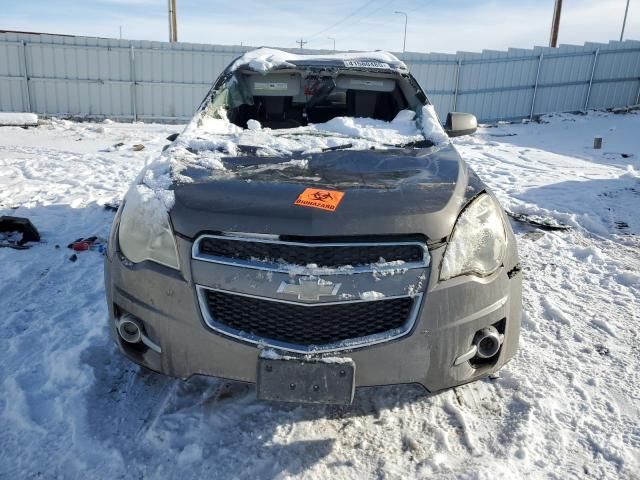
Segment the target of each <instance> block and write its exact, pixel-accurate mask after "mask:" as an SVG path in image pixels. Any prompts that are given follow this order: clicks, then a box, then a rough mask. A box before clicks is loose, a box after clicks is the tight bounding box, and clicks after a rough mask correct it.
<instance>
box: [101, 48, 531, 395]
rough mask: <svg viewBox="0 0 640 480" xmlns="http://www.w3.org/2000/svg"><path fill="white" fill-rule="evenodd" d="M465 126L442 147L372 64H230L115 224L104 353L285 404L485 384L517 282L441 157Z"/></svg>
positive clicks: (498, 228) (459, 171)
mask: <svg viewBox="0 0 640 480" xmlns="http://www.w3.org/2000/svg"><path fill="white" fill-rule="evenodd" d="M476 126H477V124H476V121H475V117H473V115H469V114H461V113H451V114H449V115H448V118H447V122H446V128H447V131H446V132H445V130H444V129H443V128H442V126H441V123H440V121H439V119H438V118H437V116H436V113H435V110H434V108H433V106H432V105H431V104H430V102H429V100H428V99H427V96H426V95H425V93H424V92H423V91H422V89H421V88H420V86H419V85H418V83H417V82H416V80H415V79H414V78H413V77H412V76H411V74H410V73H409V72H408V70H407V67H406V65H405V64H404V63H403V62H401V61H399V60H398V59H397V58H396V57H394V56H393V55H390V54H387V53H382V52H374V53H361V54H341V55H325V56H313V55H308V56H302V55H294V54H290V53H286V52H281V51H277V50H270V49H259V50H256V51H253V52H249V53H247V54H245V55H244V56H242V57H240V58H239V59H237V60H236V61H235V62H233V63H232V64H231V65H230V66H229V67H228V68H227V69H226V70H225V71H224V72H223V73H222V74H221V76H220V77H219V79H218V80H217V81H216V83H215V85H214V86H213V88H212V89H211V91H210V92H209V93H208V94H207V96H206V98H205V100H204V101H203V103H202V105H201V106H200V108H199V109H198V111H197V113H196V115H195V117H194V118H193V120H192V121H191V122H190V123H189V125H188V126H187V127H186V129H185V130H184V132H183V133H182V134H180V135H179V136H178V137H177V138H176V139H174V141H173V142H172V143H171V144H170V145H169V146H168V147H167V148H166V149H165V151H164V152H163V153H162V155H161V157H160V158H159V159H158V160H157V161H156V162H154V163H152V164H151V165H150V166H148V167H147V168H146V169H145V171H143V172H142V174H141V175H140V177H139V178H138V180H137V183H136V184H135V185H134V186H132V187H131V189H130V190H129V192H128V193H127V195H126V197H125V199H124V201H123V203H122V205H121V206H120V208H119V211H118V213H117V214H116V217H115V220H114V222H113V227H112V232H111V236H110V240H109V248H108V252H107V255H106V260H105V279H106V282H105V283H106V291H107V301H108V305H109V313H110V325H111V327H112V331H113V335H114V338H115V340H116V342H117V344H118V346H119V348H120V350H121V352H122V353H123V354H124V355H126V356H127V357H128V358H129V359H131V360H133V361H134V362H136V363H138V364H140V365H142V366H144V367H146V368H148V369H151V370H154V371H157V372H161V373H164V374H167V375H171V376H176V377H181V378H188V377H190V376H192V375H196V374H200V375H212V376H217V377H223V378H228V379H234V380H239V381H245V382H254V383H256V385H257V395H258V397H259V398H263V399H270V400H283V401H300V402H319V403H350V402H351V401H352V400H353V395H354V389H355V388H356V387H361V386H373V385H384V384H396V383H419V384H421V385H423V386H424V387H425V388H426V389H428V390H429V391H437V390H440V389H443V388H447V387H452V386H456V385H460V384H463V383H466V382H469V381H472V380H476V379H478V378H481V377H484V376H486V375H488V374H491V373H493V372H495V371H496V370H498V369H499V368H500V367H502V366H503V365H504V364H505V363H506V362H507V361H508V360H509V359H511V358H512V357H513V355H514V354H515V352H516V350H517V346H518V338H519V330H520V312H521V274H520V268H519V264H518V255H517V249H516V244H515V239H514V235H513V232H512V231H511V228H510V226H509V222H508V221H507V219H506V216H505V214H504V211H503V210H502V208H501V207H500V205H499V204H498V202H497V201H496V198H495V197H494V195H493V194H492V193H491V192H490V191H489V189H488V188H487V187H486V185H484V184H483V183H482V181H481V180H480V179H479V178H478V177H477V176H476V174H475V173H474V172H473V171H472V170H471V169H470V168H469V167H468V166H467V165H466V164H465V163H464V161H463V160H462V159H461V157H460V155H459V153H458V152H457V151H456V149H455V148H454V147H453V145H452V144H451V142H450V141H449V137H451V136H456V135H464V134H469V133H473V131H475V129H476Z"/></svg>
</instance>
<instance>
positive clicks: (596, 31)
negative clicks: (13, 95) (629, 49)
mask: <svg viewBox="0 0 640 480" xmlns="http://www.w3.org/2000/svg"><path fill="white" fill-rule="evenodd" d="M1 1H2V4H3V5H2V10H3V11H2V16H0V29H7V30H27V31H42V32H49V33H63V34H72V35H88V36H99V37H115V38H117V37H118V35H119V27H120V26H122V32H123V38H130V39H144V40H166V39H167V37H168V22H167V1H166V0H22V1H15V0H1ZM625 2H626V0H564V7H563V14H562V21H561V28H560V43H577V44H581V43H583V42H585V41H608V40H611V39H617V38H618V37H619V35H620V27H621V24H622V17H623V14H624V7H625ZM177 3H178V39H179V40H180V41H184V42H196V43H221V44H240V43H243V44H244V45H254V46H259V45H269V46H277V47H295V46H296V44H295V41H296V40H297V39H299V38H304V39H305V40H308V42H309V43H308V44H307V48H319V49H325V48H332V47H333V42H332V40H330V39H329V38H327V37H332V38H335V39H336V47H337V49H339V50H340V49H343V50H347V49H354V50H365V49H367V50H370V49H385V50H392V51H401V50H402V35H403V27H404V17H403V16H401V15H397V14H394V13H393V12H394V11H396V10H402V11H405V12H407V13H408V14H409V23H408V29H407V51H416V52H455V51H457V50H466V51H480V50H482V49H494V50H496V49H506V48H508V47H523V48H529V47H531V46H534V45H546V44H547V43H548V37H549V27H550V24H551V16H552V12H553V4H554V0H476V1H470V0H456V1H446V0H432V1H429V0H358V1H349V2H347V1H339V0H323V1H316V2H313V1H308V0H307V1H299V0H298V1H293V0H282V1H269V2H264V1H262V2H260V1H255V0H240V1H235V2H231V1H219V0H177ZM625 38H633V39H640V0H631V7H630V10H629V19H628V21H627V29H626V34H625Z"/></svg>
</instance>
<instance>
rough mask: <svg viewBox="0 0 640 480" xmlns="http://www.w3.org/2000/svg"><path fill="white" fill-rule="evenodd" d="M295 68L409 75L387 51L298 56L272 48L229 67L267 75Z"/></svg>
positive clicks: (401, 64)
mask: <svg viewBox="0 0 640 480" xmlns="http://www.w3.org/2000/svg"><path fill="white" fill-rule="evenodd" d="M296 67H312V68H313V67H318V68H322V67H327V68H340V69H347V70H349V69H352V70H365V71H376V72H389V71H391V72H407V71H408V69H407V66H406V65H405V63H404V62H402V61H401V60H399V59H398V58H397V57H396V56H395V55H393V54H392V53H389V52H384V51H375V52H347V53H333V54H327V53H319V54H309V55H307V54H305V55H301V54H297V53H292V52H287V51H284V50H276V49H273V48H259V49H256V50H251V51H249V52H247V53H245V54H244V55H242V56H241V57H239V58H238V59H237V60H236V61H235V62H233V63H232V64H231V66H230V69H231V70H237V69H241V68H242V69H248V70H254V71H257V72H262V73H264V72H268V71H273V70H281V69H287V68H296Z"/></svg>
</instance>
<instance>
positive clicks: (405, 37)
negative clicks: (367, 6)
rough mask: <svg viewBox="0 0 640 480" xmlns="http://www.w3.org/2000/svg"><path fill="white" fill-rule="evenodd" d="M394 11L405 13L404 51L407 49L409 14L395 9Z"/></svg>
mask: <svg viewBox="0 0 640 480" xmlns="http://www.w3.org/2000/svg"><path fill="white" fill-rule="evenodd" d="M393 13H397V14H400V15H404V40H403V42H402V53H404V52H405V51H406V50H407V22H408V21H409V15H407V13H406V12H398V11H395V12H393Z"/></svg>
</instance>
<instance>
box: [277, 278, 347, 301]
mask: <svg viewBox="0 0 640 480" xmlns="http://www.w3.org/2000/svg"><path fill="white" fill-rule="evenodd" d="M338 290H340V284H339V283H333V282H330V281H328V280H323V279H321V278H318V277H301V278H299V279H298V282H297V283H288V282H282V283H281V284H280V286H279V287H278V293H285V294H287V295H296V296H297V297H298V300H315V301H318V300H320V297H327V296H336V295H338Z"/></svg>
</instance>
